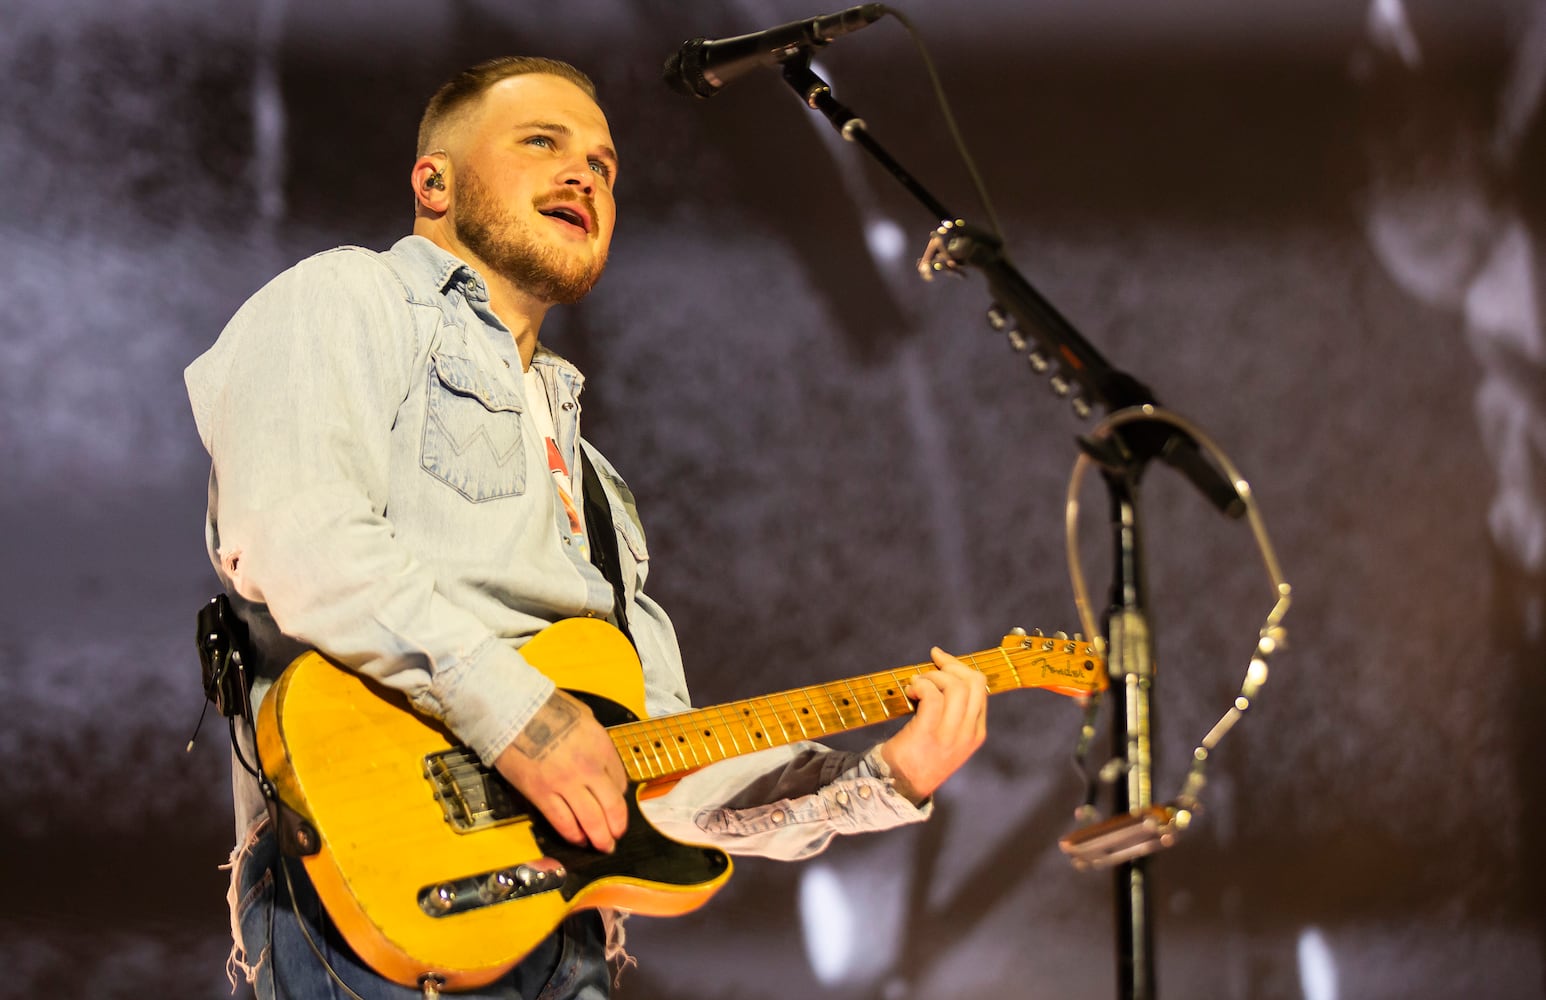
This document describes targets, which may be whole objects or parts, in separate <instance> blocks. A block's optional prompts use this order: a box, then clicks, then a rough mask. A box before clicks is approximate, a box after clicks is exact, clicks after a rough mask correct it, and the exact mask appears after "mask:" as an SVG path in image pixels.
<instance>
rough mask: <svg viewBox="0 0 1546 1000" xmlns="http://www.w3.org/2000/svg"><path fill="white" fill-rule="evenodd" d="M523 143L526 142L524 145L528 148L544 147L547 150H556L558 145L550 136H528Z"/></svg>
mask: <svg viewBox="0 0 1546 1000" xmlns="http://www.w3.org/2000/svg"><path fill="white" fill-rule="evenodd" d="M525 142H526V145H528V146H544V147H546V148H548V149H557V148H558V144H557V143H555V142H554V141H553V137H552V136H550V135H533V136H528V137H527V138H526V140H525Z"/></svg>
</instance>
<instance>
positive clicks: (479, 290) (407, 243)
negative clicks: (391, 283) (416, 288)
mask: <svg viewBox="0 0 1546 1000" xmlns="http://www.w3.org/2000/svg"><path fill="white" fill-rule="evenodd" d="M392 252H393V253H395V254H398V255H399V256H401V257H402V258H403V259H404V260H406V261H408V262H409V264H411V265H412V266H414V267H418V268H422V269H423V270H424V273H426V274H428V275H430V276H431V280H432V281H433V282H434V284H435V290H436V291H438V292H440V294H442V295H444V294H445V293H446V292H447V291H448V290H449V289H451V288H457V289H459V290H460V291H461V293H462V294H463V295H464V296H466V297H467V298H468V299H471V300H474V301H478V302H487V301H488V285H487V284H486V283H485V282H484V280H483V276H482V275H480V274H479V273H478V272H477V271H476V270H475V269H474V268H473V266H472V265H471V264H469V263H467V262H466V261H465V260H462V259H461V258H460V257H458V256H456V255H455V254H453V253H450V252H448V251H446V250H444V249H443V248H441V247H439V246H436V245H435V244H434V243H432V242H430V241H429V240H428V239H426V238H425V237H423V236H418V235H411V236H404V237H403V238H402V239H400V240H398V241H397V242H396V243H395V244H393V246H392Z"/></svg>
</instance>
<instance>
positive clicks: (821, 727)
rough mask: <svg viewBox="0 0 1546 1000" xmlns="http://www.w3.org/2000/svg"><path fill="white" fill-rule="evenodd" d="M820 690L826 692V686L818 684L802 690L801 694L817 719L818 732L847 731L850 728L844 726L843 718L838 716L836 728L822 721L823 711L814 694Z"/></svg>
mask: <svg viewBox="0 0 1546 1000" xmlns="http://www.w3.org/2000/svg"><path fill="white" fill-rule="evenodd" d="M818 690H821V691H825V690H826V685H825V684H818V685H815V686H813V687H808V688H801V689H800V692H799V693H800V694H803V695H805V703H806V704H807V705H809V706H810V707H811V714H812V715H813V716H815V717H816V731H817V732H821V733H830V732H833V731H841V730H843V729H847V728H848V727H847V726H846V725H844V723H843V717H842V716H838V719H837V725H836V726H829V725H827V724H826V723H825V722H823V721H821V709H819V708H817V707H816V696H815V695H814V694H813V693H812V692H814V691H818Z"/></svg>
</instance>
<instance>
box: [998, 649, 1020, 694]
mask: <svg viewBox="0 0 1546 1000" xmlns="http://www.w3.org/2000/svg"><path fill="white" fill-rule="evenodd" d="M999 654H1000V655H1002V656H1003V657H1004V662H1005V663H1007V664H1009V673H1010V674H1011V675H1013V677H1014V679H1015V687H1024V686H1025V684H1024V682H1023V681H1021V680H1020V671H1019V670H1018V669H1016V667H1015V658H1014V657H1012V656H1010V655H1009V650H1007V649H1004V648H1002V647H1000V649H999Z"/></svg>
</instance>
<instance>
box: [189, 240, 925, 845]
mask: <svg viewBox="0 0 1546 1000" xmlns="http://www.w3.org/2000/svg"><path fill="white" fill-rule="evenodd" d="M532 365H533V367H534V368H535V369H536V370H537V371H538V372H539V373H540V375H541V379H542V383H543V385H544V386H545V387H546V389H547V394H548V401H549V404H550V408H551V411H552V415H553V426H554V429H555V431H556V444H557V446H558V448H559V451H560V453H561V454H562V456H563V457H564V459H565V461H566V463H567V464H568V467H569V469H570V470H577V469H578V468H579V449H580V448H581V447H584V448H585V449H586V451H587V453H588V454H589V455H590V457H591V459H592V461H593V463H594V465H595V467H596V470H597V473H598V477H599V479H600V482H601V485H602V487H603V491H604V492H605V494H606V496H607V500H608V504H609V507H610V510H611V515H612V518H611V520H612V526H613V528H614V529H615V531H616V533H617V537H618V539H619V541H620V544H619V545H618V547H617V548H618V554H619V562H620V563H621V564H622V565H621V570H622V578H623V585H624V590H625V594H626V598H627V601H628V608H627V618H628V623H629V627H630V630H631V632H632V633H633V639H634V643H635V645H636V647H637V648H638V652H639V657H640V660H641V662H642V664H643V667H644V682H645V704H646V710H647V711H648V713H649V715H650V716H651V717H656V716H660V715H664V714H669V713H672V712H677V711H682V710H684V709H686V708H688V707H689V704H690V703H689V701H688V695H687V686H686V681H685V679H684V677H683V672H682V661H681V655H680V652H679V650H678V648H677V643H676V637H675V633H674V631H673V630H672V627H671V623H670V620H669V619H668V618H667V617H666V614H665V613H664V611H663V610H662V609H661V608H660V606H659V605H657V604H656V603H655V602H654V601H653V600H651V599H650V597H649V596H648V595H646V594H645V592H644V584H645V580H646V578H647V576H648V569H649V550H648V547H647V546H646V543H645V536H644V531H643V528H642V526H641V524H640V521H639V517H638V512H637V510H636V508H635V505H634V500H633V494H632V493H631V492H630V491H629V489H628V487H627V485H626V484H625V483H624V482H623V479H622V478H621V477H620V476H619V475H618V474H617V471H616V470H615V469H614V468H613V467H612V465H611V464H610V463H609V462H607V461H606V459H605V458H603V457H602V456H601V455H600V453H599V452H597V451H596V450H595V449H594V448H593V447H591V446H590V445H589V444H588V443H585V442H582V441H581V438H580V400H579V397H580V392H581V389H582V387H583V384H584V378H583V376H581V374H580V373H579V371H578V370H576V369H575V368H574V367H573V366H572V365H570V364H568V363H567V362H566V361H564V360H563V359H562V358H560V357H558V355H556V354H554V353H552V352H551V351H548V350H546V349H544V348H539V349H538V351H537V353H536V355H535V357H534V358H533V359H532ZM186 381H187V386H188V394H189V398H190V400H191V402H192V406H193V413H194V418H195V420H196V422H197V425H198V430H199V435H200V437H201V439H202V440H203V442H204V445H205V447H206V448H207V449H208V451H209V453H210V455H211V458H212V468H211V472H210V479H209V519H208V522H207V525H206V541H207V546H208V549H209V553H210V558H211V561H212V562H213V564H214V566H215V570H216V573H217V574H218V576H219V578H220V581H221V583H222V584H223V585H224V587H225V589H226V591H227V592H228V593H229V594H230V595H231V597H232V600H233V602H234V604H235V605H236V609H237V612H238V614H240V616H241V617H242V618H243V620H244V621H245V622H246V623H247V625H248V628H249V633H250V640H251V645H252V647H253V651H254V654H255V655H254V658H255V660H256V661H257V662H256V663H255V664H254V665H253V666H254V673H255V675H256V678H257V680H256V681H255V683H254V704H255V705H256V704H258V703H259V702H260V701H261V698H262V697H263V695H264V694H265V693H266V692H267V690H268V688H269V687H270V686H271V685H272V683H273V681H274V680H275V679H276V678H277V677H278V675H279V674H280V673H281V672H282V671H283V669H284V667H285V666H286V665H287V664H288V663H289V662H290V661H291V660H292V659H293V658H294V657H295V656H297V655H299V654H300V653H301V652H303V651H304V650H306V649H308V648H315V649H318V650H321V651H322V652H324V653H326V654H327V655H328V656H329V657H331V658H333V659H335V660H337V661H339V662H341V663H343V664H344V665H346V666H348V667H350V668H353V669H355V670H358V671H359V672H361V673H362V674H365V675H367V676H369V677H370V678H372V679H374V680H376V681H378V682H380V683H382V684H384V685H387V686H389V687H392V688H395V689H397V690H399V691H401V692H403V693H404V694H405V695H406V696H407V697H408V699H409V701H410V702H411V704H412V705H413V706H414V707H415V708H416V709H417V710H418V711H420V712H423V713H425V714H426V715H429V716H432V717H434V718H437V719H440V720H441V721H443V722H444V723H445V725H446V726H447V728H448V729H450V731H451V732H452V733H453V734H454V735H455V736H456V737H457V738H458V739H459V740H460V741H462V742H463V743H464V744H466V745H467V746H468V747H470V748H471V749H472V750H473V751H474V752H476V753H477V754H478V756H479V757H480V758H481V759H482V760H483V761H484V762H485V763H488V764H490V765H492V763H493V761H494V759H495V758H496V757H498V755H499V753H500V752H501V751H502V750H504V749H505V747H507V746H508V745H509V744H510V743H511V741H512V740H514V738H515V736H516V734H517V733H518V732H519V731H520V729H521V728H522V727H523V726H524V725H525V724H526V722H527V721H528V720H529V719H531V717H532V716H533V715H534V714H535V713H536V711H537V709H538V708H539V707H540V706H541V705H542V704H543V702H545V701H546V700H547V698H548V697H549V695H551V694H552V692H553V683H552V682H551V681H550V680H548V679H547V678H546V677H545V676H543V675H542V674H541V673H539V672H538V671H537V670H536V669H535V668H534V667H532V666H531V665H530V664H528V663H527V662H526V660H525V659H524V658H523V657H522V656H521V652H520V649H521V646H522V645H523V644H524V643H525V642H526V640H528V639H530V638H531V637H532V636H534V635H535V634H536V633H538V632H540V631H541V630H542V629H543V628H544V627H546V626H547V625H549V624H550V623H552V622H555V621H559V620H561V619H564V618H571V617H579V616H590V617H601V618H606V617H608V616H610V614H611V612H612V605H613V600H614V595H613V592H612V588H611V586H610V584H609V583H608V582H607V580H606V578H605V577H604V576H603V575H602V574H601V572H600V571H599V570H598V569H597V568H596V567H595V566H594V565H592V564H591V562H590V561H589V560H588V559H587V558H586V557H585V556H584V554H583V553H582V551H581V549H582V546H580V545H578V544H576V543H575V539H574V537H573V535H572V534H571V528H570V522H569V519H568V516H567V514H566V513H565V511H564V508H563V505H562V502H561V499H560V498H559V496H558V494H557V489H556V487H555V485H554V481H553V478H552V476H551V475H550V474H549V467H548V461H547V457H546V450H545V447H544V445H543V442H542V441H541V440H540V434H541V432H540V431H539V430H538V429H537V425H536V422H535V419H534V418H533V416H532V415H531V414H529V413H528V412H527V409H528V407H527V396H526V392H525V388H524V385H523V382H522V378H521V358H520V355H519V352H518V351H517V349H516V345H515V342H514V339H513V337H512V335H511V332H510V330H509V329H508V328H507V327H506V326H505V325H504V323H503V322H501V321H500V319H499V318H498V317H497V316H496V315H495V314H494V313H493V311H492V309H491V308H490V305H489V297H488V288H487V285H486V284H485V283H484V280H483V278H482V277H480V276H479V275H478V273H477V272H476V271H475V270H474V269H473V268H472V267H470V266H469V265H467V264H466V263H464V262H463V261H461V260H460V259H458V258H456V257H454V256H452V255H451V254H449V253H446V252H445V251H443V250H441V249H440V248H439V247H437V246H435V245H434V244H433V243H431V242H430V241H428V240H425V239H423V238H421V237H417V236H409V237H406V238H404V239H402V240H400V241H399V242H398V243H397V244H396V245H395V246H393V247H392V249H391V250H389V251H386V252H384V253H377V252H374V251H370V250H365V249H362V248H358V247H341V248H338V249H335V250H331V251H328V252H326V253H322V254H318V255H317V256H314V257H311V258H309V259H307V260H305V261H302V262H301V263H300V264H298V265H296V266H295V267H293V268H291V269H290V270H288V271H286V272H285V273H283V274H281V275H279V276H278V277H277V278H275V279H274V280H273V281H271V282H270V283H269V284H268V285H266V286H265V287H264V288H262V289H261V290H259V291H258V292H257V294H255V295H254V296H253V297H252V298H251V299H250V300H248V301H247V303H246V304H245V305H243V306H242V308H241V309H240V310H239V311H238V312H237V314H236V315H235V317H233V318H232V320H231V322H230V323H229V324H228V325H227V326H226V328H225V330H224V331H223V332H222V333H221V335H220V338H219V340H218V341H217V342H216V343H215V344H214V346H212V347H211V348H210V349H209V350H208V351H207V352H206V353H205V354H203V355H202V356H200V357H199V358H198V359H197V360H196V361H194V363H193V364H192V365H190V366H189V367H188V370H187V373H186ZM748 693H749V694H761V693H764V692H748ZM247 738H248V739H250V734H247ZM882 771H883V764H882V762H881V761H880V758H879V755H878V754H877V753H875V752H874V751H872V752H871V753H869V754H864V755H859V754H846V753H837V752H834V751H829V750H826V749H824V748H821V747H819V746H817V745H815V744H798V745H794V746H790V747H784V748H780V749H778V750H771V751H764V752H762V753H758V754H752V755H748V756H746V757H740V758H735V759H732V760H728V761H723V762H720V763H718V764H714V765H711V766H709V767H707V768H705V769H704V770H703V771H701V772H699V773H697V774H694V775H692V776H690V777H689V779H687V780H685V781H683V782H682V783H681V784H679V785H678V786H677V787H676V789H674V790H673V791H672V792H671V793H670V794H668V795H666V796H662V797H660V798H657V799H653V800H650V802H648V803H647V804H646V811H647V814H648V815H649V816H650V818H651V820H652V822H655V823H656V825H658V826H660V827H661V828H662V829H663V830H664V831H665V832H667V833H668V834H670V835H672V836H675V837H677V838H678V839H685V840H694V841H697V842H713V843H716V844H718V845H720V846H723V847H724V848H725V849H727V850H731V851H735V852H737V853H757V854H764V855H768V856H772V857H785V858H793V857H802V856H806V855H809V854H812V853H815V852H816V851H819V850H820V849H822V848H823V847H824V846H825V845H826V843H827V842H828V841H829V840H830V839H831V837H832V836H833V835H834V834H835V833H839V832H852V831H858V830H875V829H884V828H887V827H892V826H896V825H898V824H901V823H906V822H911V821H916V820H918V819H922V818H924V817H925V816H926V815H927V814H928V811H929V810H928V807H927V806H925V807H924V808H923V809H917V808H914V807H913V806H912V804H911V803H910V802H908V801H907V800H906V799H905V798H904V797H903V796H901V795H898V794H896V793H895V792H894V790H893V789H892V788H891V785H890V782H889V781H888V780H887V779H886V776H885V775H884V774H883V773H882ZM233 773H234V774H235V775H236V789H235V791H236V798H237V822H238V831H239V833H240V832H244V831H246V830H247V829H248V827H249V826H250V825H251V823H252V822H253V821H255V820H256V819H257V818H258V816H259V815H260V814H261V812H262V802H261V798H260V797H259V795H258V793H257V786H256V782H254V781H252V780H251V779H250V777H249V776H248V775H246V773H245V772H244V771H242V770H241V769H239V768H234V769H233Z"/></svg>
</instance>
